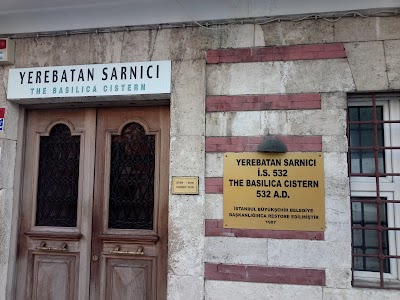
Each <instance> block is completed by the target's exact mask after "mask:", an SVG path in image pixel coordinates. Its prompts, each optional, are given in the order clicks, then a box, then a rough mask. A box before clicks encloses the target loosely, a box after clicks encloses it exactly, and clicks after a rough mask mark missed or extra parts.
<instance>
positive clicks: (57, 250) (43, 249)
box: [35, 241, 68, 252]
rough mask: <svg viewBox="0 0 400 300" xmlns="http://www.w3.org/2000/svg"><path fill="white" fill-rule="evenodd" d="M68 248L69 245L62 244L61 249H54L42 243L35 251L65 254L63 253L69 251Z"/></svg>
mask: <svg viewBox="0 0 400 300" xmlns="http://www.w3.org/2000/svg"><path fill="white" fill-rule="evenodd" d="M67 248H68V245H67V243H65V242H63V243H61V246H60V247H59V248H53V247H47V246H46V242H45V241H41V242H40V245H39V246H36V247H35V250H41V251H56V252H63V251H67Z"/></svg>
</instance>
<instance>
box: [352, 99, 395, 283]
mask: <svg viewBox="0 0 400 300" xmlns="http://www.w3.org/2000/svg"><path fill="white" fill-rule="evenodd" d="M368 96H369V97H370V100H371V101H372V120H370V121H351V120H350V116H349V115H348V118H347V137H348V145H349V148H348V153H347V158H348V174H349V177H373V178H374V179H375V192H376V197H373V200H372V201H371V198H369V199H367V198H363V197H357V198H355V197H350V202H351V203H350V205H351V220H352V224H353V220H354V219H353V203H369V204H375V208H376V219H377V225H376V226H373V225H372V226H371V225H368V226H353V225H352V227H351V228H352V249H353V250H352V285H353V286H354V287H368V288H380V289H383V288H391V289H400V286H399V285H394V286H393V285H392V284H387V283H386V282H385V278H384V261H385V259H396V260H398V259H400V255H389V254H385V253H384V251H383V250H384V249H383V242H382V236H383V235H382V233H384V232H389V231H395V230H400V228H399V227H389V226H388V225H387V224H382V223H383V222H382V218H381V205H382V204H383V205H385V204H387V203H391V204H400V199H394V200H386V199H385V198H381V191H380V180H381V178H382V177H383V176H400V173H394V172H386V168H384V170H385V171H384V172H379V151H385V150H399V149H400V147H399V146H380V145H379V143H378V125H380V126H383V124H399V123H400V120H378V119H377V96H378V97H379V94H372V95H368ZM353 99H354V98H353V97H349V99H348V100H349V101H352V100H353ZM389 101H390V100H389ZM348 107H350V106H348ZM353 124H354V125H355V124H358V125H361V124H371V125H372V126H373V146H372V147H352V145H351V142H350V126H351V125H353ZM352 150H372V151H373V153H374V155H373V158H374V172H373V173H352V172H351V162H352V161H351V154H352ZM384 162H385V160H384ZM361 172H362V170H361ZM384 225H386V226H384ZM354 230H363V231H365V230H373V231H376V232H377V237H378V253H377V254H361V253H354ZM357 257H362V258H364V257H372V258H377V259H378V260H379V286H376V285H371V284H364V283H363V282H358V281H357V282H356V281H355V276H354V271H355V270H354V269H355V258H357ZM396 263H397V261H396ZM398 272H400V270H398Z"/></svg>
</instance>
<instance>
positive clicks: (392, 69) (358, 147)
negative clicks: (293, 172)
mask: <svg viewBox="0 0 400 300" xmlns="http://www.w3.org/2000/svg"><path fill="white" fill-rule="evenodd" d="M13 41H15V43H16V44H15V64H13V65H11V66H0V79H1V80H0V86H1V87H0V106H1V107H2V108H5V110H4V111H5V114H4V128H3V130H2V131H0V146H1V148H0V149H1V152H0V155H1V156H0V166H1V167H0V169H1V177H0V204H1V205H0V207H1V209H0V299H25V298H27V299H29V297H32V299H36V298H39V297H46V296H47V297H49V298H48V299H64V298H65V299H88V298H89V297H92V299H103V298H101V297H105V298H104V299H109V298H112V297H117V296H118V297H121V298H123V297H127V298H126V299H135V297H137V298H138V299H142V298H140V297H142V296H143V295H147V297H152V298H143V299H164V298H167V299H171V300H172V299H174V300H175V299H218V300H220V299H398V298H399V297H400V292H399V291H398V290H396V288H398V287H399V286H400V285H399V280H400V261H399V257H400V235H399V230H398V229H399V228H398V227H399V224H400V216H399V214H400V210H399V207H398V206H399V204H398V202H399V201H400V179H399V173H400V170H399V165H400V150H399V147H400V138H399V136H400V124H399V123H398V121H399V120H400V104H399V101H400V92H399V90H400V17H399V16H398V15H394V16H383V17H379V16H371V17H368V18H362V17H347V18H341V19H339V20H336V21H335V22H330V21H328V20H324V19H316V20H310V19H307V20H302V21H297V22H294V21H293V20H287V21H280V22H278V21H276V22H270V23H266V24H257V23H256V24H240V22H239V23H236V24H231V25H229V26H226V27H224V26H214V27H209V28H203V27H188V28H175V29H168V28H160V29H152V30H135V31H130V30H129V31H128V30H125V31H116V32H109V33H90V34H76V35H66V36H50V37H26V38H23V37H20V38H14V39H13ZM161 61H167V62H168V61H170V62H171V65H170V66H171V74H170V82H171V87H170V92H169V93H164V92H160V93H158V94H157V93H156V94H154V95H152V96H148V95H147V96H143V97H141V96H137V95H136V96H134V97H133V96H132V98H130V97H129V96H128V97H125V96H121V95H119V96H121V97H114V98H109V97H108V98H104V97H103V98H102V96H98V97H96V98H95V97H93V98H91V97H86V98H82V97H79V96H77V95H73V96H69V97H61V96H58V97H57V98H55V99H53V98H52V99H46V98H44V97H40V94H39V96H38V94H37V93H38V92H37V91H36V90H33V91H32V95H34V96H32V97H31V98H29V97H28V98H26V99H24V100H18V99H17V100H16V99H10V96H9V87H10V83H9V76H10V75H9V74H10V73H9V71H10V70H12V69H17V68H42V67H56V66H76V65H85V66H91V65H97V64H104V66H105V65H106V64H113V65H112V66H115V64H118V63H142V62H143V63H144V62H155V63H157V62H161ZM35 70H45V69H35ZM110 70H111V69H110ZM26 72H29V70H26ZM35 72H36V71H35ZM43 72H44V71H43ZM26 74H27V75H26V76H29V75H28V74H29V73H26ZM32 74H33V73H32ZM77 74H78V73H77ZM34 75H35V76H36V77H32V78H33V79H32V82H33V83H32V86H33V85H34V84H37V83H38V80H39V81H44V77H40V79H37V73H35V74H34ZM34 75H32V76H34ZM43 76H44V75H43ZM60 76H62V75H60ZM104 76H105V75H104ZM109 76H110V77H111V76H112V73H110V75H109ZM118 76H120V77H121V76H122V75H121V74H120V75H118ZM21 81H22V77H21ZM39 83H40V82H39ZM41 93H43V91H41ZM64 93H65V90H64ZM387 121H389V122H387ZM58 130H59V132H58ZM132 132H133V133H132ZM130 134H132V135H130ZM74 137H75V138H76V137H80V140H79V138H78V140H77V139H74ZM133 137H136V138H137V139H135V140H134V142H133V143H132V142H130V141H129V139H131V138H133ZM266 137H274V138H278V139H279V140H280V141H281V142H283V143H284V144H285V145H286V147H287V151H288V152H287V153H286V154H285V155H289V156H288V157H289V158H291V157H292V156H290V155H292V153H302V152H304V153H307V154H308V155H310V157H311V158H312V159H314V158H315V157H316V156H318V155H320V157H322V164H323V165H322V166H321V168H322V167H323V168H322V169H321V170H322V174H323V175H322V176H321V177H318V182H319V185H323V189H322V191H323V195H322V197H319V198H318V197H317V198H316V201H318V204H316V205H315V206H313V205H314V204H310V205H311V206H309V207H306V206H304V205H303V204H302V203H303V202H304V201H308V200H307V199H305V198H301V197H300V198H298V199H297V200H298V201H299V203H298V205H297V206H295V207H293V206H292V207H293V208H298V209H308V213H307V214H306V213H305V211H301V212H300V213H299V214H298V215H300V216H308V217H305V219H307V218H308V220H310V218H313V217H314V215H313V214H312V210H313V209H314V210H315V209H321V208H322V213H320V214H319V215H318V216H319V218H320V219H322V221H323V226H322V227H321V228H316V227H315V226H314V227H313V226H311V227H310V228H305V229H304V228H297V227H296V226H297V225H296V224H297V223H293V222H291V221H288V225H285V226H287V227H286V228H285V229H283V227H279V228H277V229H273V227H271V226H270V227H265V228H263V226H261V228H260V227H258V226H256V225H255V226H253V225H251V224H252V223H251V222H252V221H251V220H253V217H254V216H253V217H252V216H250V217H246V216H244V215H245V214H246V213H247V212H244V211H240V212H239V209H238V210H237V213H238V216H237V217H236V219H240V222H239V225H235V226H226V224H225V223H226V222H227V220H228V218H227V216H228V215H224V205H225V206H226V205H228V201H229V199H227V188H228V189H229V186H228V182H229V181H228V180H229V179H230V178H231V177H229V178H228V172H230V173H229V175H230V176H231V175H232V176H233V177H232V178H245V177H241V171H229V170H228V169H224V168H225V167H226V165H227V164H228V162H227V160H225V163H224V159H225V157H226V156H227V155H230V154H232V153H233V154H235V155H239V156H240V155H242V154H243V155H244V156H243V157H247V156H246V155H249V157H251V159H253V157H257V156H256V153H257V147H258V145H259V144H260V143H262V141H263V140H264V139H265V138H266ZM51 138H54V139H55V140H52V139H51ZM57 139H58V140H57ZM124 139H125V140H124ZM142 140H145V142H143V143H142ZM46 141H48V144H49V145H50V146H49V148H46V146H45V144H46ZM74 141H75V142H74ZM74 143H75V144H74ZM76 143H78V144H76ZM124 143H125V144H124ZM51 145H53V146H51ZM54 145H56V146H54ZM57 145H58V146H57ZM71 145H72V146H71ZM74 145H75V146H74ZM134 145H139V146H137V147H134ZM52 147H53V148H52ZM54 147H56V148H57V147H58V148H57V149H58V150H54V149H55V148H54ZM71 147H72V148H71ZM74 147H75V148H74ZM118 147H120V148H118ZM146 147H148V148H146ZM151 147H153V148H151ZM349 147H351V148H350V150H349ZM78 148H79V151H78V150H77V149H78ZM52 149H53V150H52ZM65 149H67V150H65ZM68 149H70V150H68ZM71 149H75V150H71ZM63 150H65V151H67V154H65V153H64V154H60V153H61V152H62V151H63ZM54 151H55V152H54ZM57 151H60V152H57ZM135 151H136V152H135ZM144 152H145V153H147V154H148V153H152V155H153V156H152V158H151V159H150V161H152V162H148V160H147V158H143V157H144V156H143V153H144ZM46 153H47V154H46ZM132 153H135V154H134V155H135V156H137V157H139V156H140V157H142V158H141V160H140V165H141V166H142V167H141V168H139V169H136V170H135V173H130V172H131V171H130V170H131V169H130V168H131V167H125V165H123V163H126V162H125V161H123V162H121V161H119V162H118V161H116V160H114V158H115V157H120V156H121V157H123V156H124V155H127V156H129V155H133V154H132ZM63 155H64V156H63ZM119 155H120V156H119ZM253 155H255V156H253ZM259 155H266V157H270V156H268V155H271V154H265V153H263V154H259ZM293 155H294V154H293ZM51 157H53V158H54V160H52V161H50V159H47V158H51ZM60 157H63V161H62V162H61V159H60ZM293 157H295V156H293ZM46 163H47V164H48V165H46ZM61 163H63V165H61V166H62V167H60V165H58V164H61ZM121 164H122V165H121ZM127 164H128V165H129V164H132V165H134V164H135V162H132V161H131V162H129V163H127ZM224 164H225V166H224ZM149 165H151V167H149ZM129 166H130V165H129ZM267 166H270V165H267ZM272 167H273V168H271V171H272V169H274V170H275V168H274V165H272ZM297 167H298V168H299V170H300V173H301V172H303V173H304V174H309V173H312V172H313V169H312V170H311V171H310V169H307V166H304V165H302V166H300V165H299V166H297ZM146 168H150V169H151V170H152V171H149V172H150V175H149V176H150V177H152V178H153V181H152V182H150V183H149V182H148V181H146V183H143V182H141V183H129V182H128V183H127V182H126V181H124V180H128V179H126V178H128V177H135V176H136V177H138V178H139V177H140V176H142V175H141V174H142V173H141V172H142V171H141V170H142V169H146ZM57 169H60V170H58V171H57ZM267 169H268V170H270V168H267ZM278 169H279V168H278ZM284 169H285V168H282V170H284ZM235 170H236V169H235ZM57 172H58V173H57ZM224 172H225V173H224ZM232 172H233V173H232ZM289 172H290V171H289ZM139 173H140V174H139ZM65 174H74V176H75V177H74V178H75V179H74V180H75V181H74V182H75V183H74V182H72V183H71V182H70V181H69V180H70V179H69V178H70V177H69V175H68V176H67V175H65ZM64 175H65V177H66V178H64V177H63V176H64ZM123 175H124V176H126V177H124V176H123ZM259 175H260V174H259ZM44 176H48V179H43V177H44ZM71 176H72V175H71ZM235 176H236V177H235ZM243 176H244V175H243ZM304 176H306V175H304ZM307 176H308V175H307ZM310 176H311V175H310ZM186 177H194V178H195V181H196V180H197V179H196V178H198V191H197V192H194V193H193V194H188V193H183V194H179V193H177V192H176V191H175V190H174V189H175V188H178V189H179V187H178V186H177V185H176V184H175V183H174V182H173V180H174V178H178V180H185V178H186ZM124 178H125V179H124ZM274 178H275V177H274ZM57 179H59V181H58V182H57ZM114 179H115V180H116V182H115V183H114V182H113V180H114ZM300 179H301V176H300V177H296V178H295V179H294V180H295V181H300ZM128 181H129V180H128ZM69 184H71V186H73V187H75V188H71V189H73V190H74V191H73V192H74V193H75V194H73V195H75V196H71V195H70V193H73V192H72V191H71V190H70V189H69V188H65V189H64V190H55V191H52V192H47V191H49V190H51V187H52V186H56V185H57V186H59V187H63V186H69ZM124 184H125V185H124ZM129 184H136V185H137V186H138V185H140V186H141V188H137V189H136V190H134V191H135V193H139V194H140V195H139V196H137V197H138V198H146V197H149V198H152V199H153V200H152V201H153V202H151V203H152V207H151V208H150V209H149V208H147V210H146V209H145V208H144V206H143V207H141V209H142V211H141V212H127V210H129V209H133V210H135V209H136V207H134V208H132V207H130V208H127V206H124V205H122V204H121V205H120V206H118V205H117V206H118V207H117V208H115V207H112V205H113V204H110V203H112V201H113V200H110V199H112V197H115V199H117V200H115V201H116V202H117V203H119V202H118V201H120V198H121V197H122V198H123V197H124V195H125V196H126V195H127V194H129V193H130V192H131V191H132V190H130V187H127V186H129ZM269 184H272V183H269ZM282 184H285V183H284V181H283V179H282ZM298 184H303V183H298ZM144 185H147V187H148V188H149V189H151V191H150V192H149V191H148V190H147V189H146V188H143V186H144ZM178 185H179V184H178ZM256 185H257V184H256ZM303 185H304V184H303ZM266 186H267V187H268V185H266ZM124 188H125V189H127V190H128V191H123V192H118V191H121V190H123V189H124ZM302 188H304V186H302ZM230 190H231V191H232V189H230ZM255 190H257V188H256V189H255ZM263 190H264V191H266V190H267V189H265V188H264V189H263ZM269 190H270V189H269ZM272 190H273V189H272ZM115 191H117V192H115ZM114 192H115V193H116V196H113V193H114ZM118 193H120V194H118ZM233 193H235V191H233ZM312 194H313V192H311V193H308V194H307V197H309V196H312ZM121 195H122V196H121ZM282 195H283V194H281V197H277V198H276V199H272V200H271V201H272V202H265V203H266V204H263V205H264V206H265V207H266V208H268V209H269V213H266V216H262V218H264V219H267V220H270V221H271V222H273V221H275V219H276V220H277V222H279V221H278V219H280V218H284V217H280V216H284V215H286V213H285V211H284V210H281V211H279V210H278V211H275V212H274V211H273V208H282V207H284V205H283V204H282V201H284V200H283V199H282V198H284V197H283V196H282ZM63 196H65V197H67V198H68V197H72V198H73V197H75V198H76V199H75V206H74V208H71V207H69V206H68V205H70V204H68V205H66V206H65V207H64V208H63V209H61V211H59V210H57V207H58V205H60V206H62V205H64V204H59V203H58V202H53V204H52V205H53V206H54V205H55V206H56V208H54V207H50V208H49V207H47V206H46V204H43V203H46V201H50V200H49V199H55V198H63ZM46 197H47V198H46ZM119 197H120V198H119ZM135 197H136V196H132V198H135ZM224 197H225V198H224ZM266 197H267V196H266ZM250 198H251V197H250V196H249V199H250ZM260 198H263V197H262V196H261V197H260ZM40 199H43V200H40ZM118 199H119V200H118ZM146 199H147V198H146ZM41 201H42V202H41ZM121 201H122V200H121ZM247 201H248V199H247V198H242V199H240V205H241V206H243V207H244V210H247V209H248V210H250V209H252V208H253V206H251V205H249V204H248V202H247ZM260 201H267V200H266V199H260ZM268 201H269V199H268ZM274 201H275V202H274ZM267 203H268V204H267ZM291 205H292V204H291ZM246 207H247V208H246ZM41 209H42V211H40V210H41ZM71 211H72V214H75V215H74V216H72V217H70V216H69V217H68V216H67V217H65V215H68V214H71ZM250 212H252V211H250ZM142 214H147V216H146V217H143V218H147V219H148V222H150V225H143V227H140V226H142V225H140V226H139V225H137V224H136V223H135V224H136V225H134V227H129V226H131V225H129V224H128V225H126V226H127V227H124V226H125V225H120V223H118V222H119V221H120V219H119V218H122V219H124V218H125V221H126V222H128V223H129V222H130V221H129V220H130V218H131V217H132V216H133V215H135V216H136V217H135V218H136V219H137V220H142V219H143V218H142ZM56 215H57V216H56ZM121 215H124V216H125V217H124V216H122V217H121ZM289 215H290V214H289ZM64 217H65V218H64ZM68 218H72V221H71V223H68V224H69V225H68V224H67V223H66V224H67V225H65V224H64V225H62V224H61V223H60V220H61V219H63V220H64V219H68ZM149 220H150V221H149ZM113 222H114V223H113ZM248 222H249V224H250V223H251V224H250V225H249V224H247V223H248ZM60 224H61V225H60ZM240 224H241V225H240ZM271 224H272V223H271ZM135 226H139V227H135ZM146 226H148V227H146ZM127 228H131V229H127ZM132 228H135V230H133V229H132ZM124 230H125V231H124ZM126 230H127V231H126ZM89 291H90V292H89ZM146 293H147V294H146ZM149 295H151V296H149ZM35 297H36V298H35ZM52 297H53V298H52ZM55 297H58V298H55ZM143 297H144V296H143Z"/></svg>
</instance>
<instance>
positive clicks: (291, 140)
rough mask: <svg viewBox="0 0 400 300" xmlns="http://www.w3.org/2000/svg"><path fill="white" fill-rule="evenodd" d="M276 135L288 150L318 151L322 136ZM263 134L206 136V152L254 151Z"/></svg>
mask: <svg viewBox="0 0 400 300" xmlns="http://www.w3.org/2000/svg"><path fill="white" fill-rule="evenodd" d="M276 137H278V138H279V139H280V140H281V141H282V142H283V143H284V144H285V145H286V146H287V148H288V151H289V152H301V151H307V152H320V151H322V136H319V135H316V136H308V135H305V136H303V135H283V136H281V135H280V136H276ZM263 139H264V137H263V136H249V137H246V136H232V137H211V136H208V137H206V152H255V151H257V147H258V145H259V144H260V143H261V142H262V141H263Z"/></svg>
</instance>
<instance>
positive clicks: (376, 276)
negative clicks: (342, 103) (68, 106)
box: [347, 94, 400, 288]
mask: <svg viewBox="0 0 400 300" xmlns="http://www.w3.org/2000/svg"><path fill="white" fill-rule="evenodd" d="M374 103H375V106H382V109H383V122H387V121H396V123H383V141H384V145H383V147H399V146H400V134H398V132H399V127H400V95H393V94H392V95H388V94H363V95H349V97H348V103H347V105H348V106H347V107H360V106H371V107H373V105H374ZM347 118H348V119H347V125H348V126H347V135H348V147H349V151H348V168H349V169H348V173H349V179H350V199H351V197H373V198H376V197H377V190H376V187H377V186H378V188H379V196H380V197H382V198H386V200H384V201H383V203H384V204H386V211H387V222H388V228H399V227H400V177H399V176H398V175H396V173H400V150H399V149H387V148H384V164H385V175H383V176H378V175H377V174H375V175H372V176H354V175H352V173H351V151H350V149H351V147H350V146H351V145H350V129H349V127H350V126H349V124H351V123H350V120H349V115H347ZM396 133H397V134H396ZM374 153H375V152H374ZM391 173H392V174H391ZM394 175H395V176H394ZM377 177H379V178H377ZM372 201H374V200H372ZM385 201H397V202H385ZM355 202H357V201H354V202H353V201H352V200H351V205H350V209H351V210H352V209H353V208H352V203H355ZM373 203H376V202H375V201H374V202H373ZM377 219H378V218H377ZM351 222H352V220H351ZM378 225H379V224H378ZM377 227H378V226H377ZM352 230H353V224H352ZM387 231H388V241H389V256H398V257H395V258H391V257H389V265H390V272H389V273H384V272H382V269H381V270H380V271H379V272H373V271H370V272H368V271H354V270H353V272H352V276H353V280H352V283H353V286H365V287H377V286H371V284H372V285H374V284H375V285H376V284H377V283H378V284H379V286H378V288H392V287H393V285H392V286H391V285H390V283H395V286H394V288H400V258H399V257H400V230H387ZM377 232H378V233H379V231H378V230H377ZM353 254H354V253H353V233H352V266H353V264H354V259H353V257H356V256H354V255H353ZM381 273H382V274H381ZM363 283H364V284H363ZM388 283H389V284H388ZM385 284H386V286H385ZM387 284H388V285H387ZM397 284H398V285H397Z"/></svg>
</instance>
